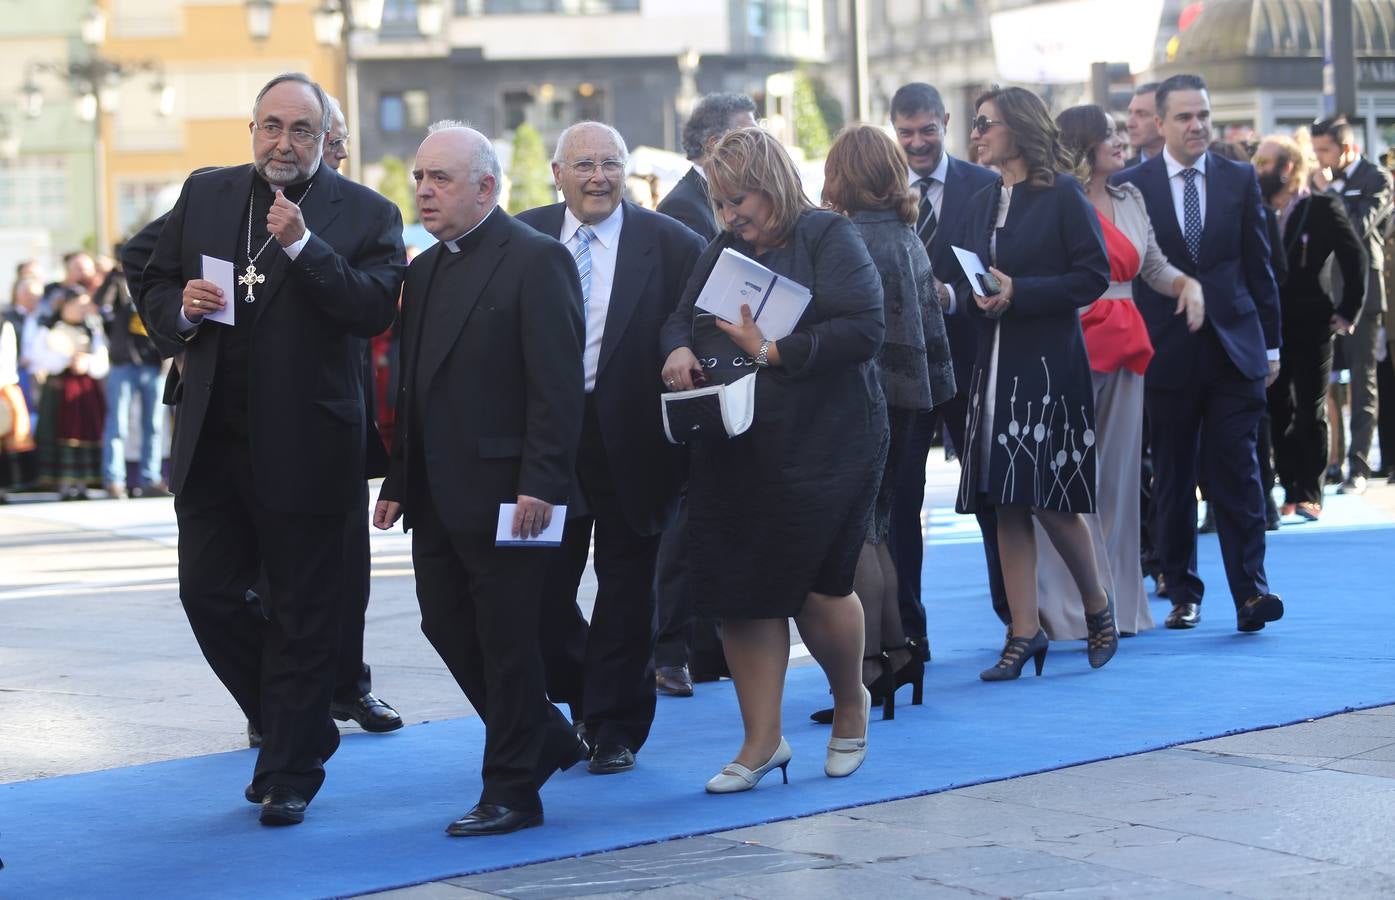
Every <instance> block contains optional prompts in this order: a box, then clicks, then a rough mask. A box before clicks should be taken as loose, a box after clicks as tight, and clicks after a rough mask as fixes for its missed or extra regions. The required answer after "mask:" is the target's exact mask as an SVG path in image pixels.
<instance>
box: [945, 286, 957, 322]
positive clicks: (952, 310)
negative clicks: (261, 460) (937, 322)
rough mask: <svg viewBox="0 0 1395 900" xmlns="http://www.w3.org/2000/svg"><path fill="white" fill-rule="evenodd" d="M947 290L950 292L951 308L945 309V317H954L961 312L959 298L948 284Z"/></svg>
mask: <svg viewBox="0 0 1395 900" xmlns="http://www.w3.org/2000/svg"><path fill="white" fill-rule="evenodd" d="M945 290H947V291H949V306H947V307H945V315H947V316H952V315H954V314H955V313H956V312H958V311H959V298H958V297H956V296H955V295H954V288H953V287H952V286H950V285H948V284H946V285H945Z"/></svg>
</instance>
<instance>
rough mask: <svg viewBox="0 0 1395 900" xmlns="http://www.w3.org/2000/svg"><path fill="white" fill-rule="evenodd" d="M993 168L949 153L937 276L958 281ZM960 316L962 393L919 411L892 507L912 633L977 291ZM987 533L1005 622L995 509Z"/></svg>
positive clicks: (921, 618)
mask: <svg viewBox="0 0 1395 900" xmlns="http://www.w3.org/2000/svg"><path fill="white" fill-rule="evenodd" d="M997 180H998V176H997V175H996V174H995V173H993V172H992V171H990V170H988V169H985V168H983V167H982V166H976V165H974V164H973V163H967V162H964V161H963V160H959V159H955V158H954V157H952V156H951V157H949V163H948V168H947V169H946V171H945V188H944V197H943V198H942V200H941V203H940V215H939V227H938V229H937V230H936V232H935V235H934V237H933V238H932V239H931V240H930V242H929V243H927V244H926V245H925V249H926V251H927V252H928V253H929V254H930V266H931V268H932V269H933V270H934V272H935V277H936V278H938V279H939V280H940V281H943V282H952V281H954V280H955V276H956V275H957V274H958V272H959V262H958V261H957V260H956V259H955V257H954V251H953V250H952V249H950V248H951V247H952V246H953V245H954V244H958V245H959V246H961V247H962V246H964V241H963V238H962V237H961V236H960V232H961V231H962V229H963V223H964V222H965V220H966V219H967V218H968V216H967V213H968V209H969V199H970V198H971V197H973V195H974V194H976V193H978V192H979V191H980V190H982V189H984V188H985V187H987V186H988V185H991V184H994V183H996V182H997ZM958 300H959V303H958V306H957V308H956V309H955V311H954V314H953V315H948V314H947V315H946V316H945V332H946V334H947V335H948V337H949V353H950V358H951V359H952V361H953V363H954V381H955V384H957V385H958V386H959V392H958V393H956V394H955V395H954V397H953V399H951V400H948V401H946V402H945V403H942V404H940V405H939V406H938V407H936V408H935V409H932V410H926V411H925V412H922V413H919V414H917V416H916V420H915V425H914V427H913V428H912V430H911V437H910V446H909V447H908V448H907V449H906V453H907V458H906V460H905V462H904V464H903V465H902V466H901V467H900V469H899V470H898V474H899V477H898V479H897V484H896V493H895V496H894V497H893V498H892V506H891V536H890V538H889V541H890V544H891V555H892V558H893V559H894V560H895V561H896V577H897V583H898V599H899V605H900V607H901V622H902V624H903V625H904V626H905V629H906V634H907V635H908V636H910V637H912V638H916V637H921V636H924V635H925V634H926V633H927V627H926V622H925V606H924V605H923V604H922V602H921V581H920V575H921V568H922V566H923V564H924V559H925V544H924V540H923V538H922V537H921V531H920V510H921V507H922V506H923V505H924V503H925V460H926V457H927V456H929V454H930V442H931V440H932V439H933V438H934V436H935V429H936V426H937V425H940V424H941V423H943V425H944V430H945V433H946V434H947V436H948V438H949V440H950V442H952V443H953V444H954V449H955V451H956V452H957V453H958V454H959V458H960V459H961V460H962V459H963V458H964V453H965V450H964V425H965V422H966V421H967V419H968V408H969V383H970V379H969V376H970V374H971V373H972V372H973V368H974V355H975V353H977V351H978V327H977V325H976V324H975V321H974V319H973V318H972V316H971V315H970V314H969V305H970V304H972V303H973V298H972V297H959V298H958ZM977 515H978V524H979V529H980V530H981V531H982V532H983V552H984V556H985V557H986V559H987V565H988V589H989V594H990V595H991V596H992V598H993V609H994V610H995V611H997V613H998V616H999V618H1001V619H1002V620H1003V621H1004V622H1006V621H1007V620H1008V608H1007V594H1006V593H1005V592H1004V590H1003V571H1002V566H1001V565H1000V564H999V562H998V520H997V516H996V515H995V514H994V512H993V510H992V509H991V508H989V509H985V510H983V511H981V512H979V513H978V514H977Z"/></svg>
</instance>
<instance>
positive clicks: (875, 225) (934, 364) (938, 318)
mask: <svg viewBox="0 0 1395 900" xmlns="http://www.w3.org/2000/svg"><path fill="white" fill-rule="evenodd" d="M907 169H908V163H907V162H906V154H905V151H904V150H902V149H901V145H900V144H898V143H896V141H894V140H892V138H891V137H890V136H889V135H888V134H887V133H886V132H885V131H883V130H882V129H880V128H876V127H874V126H872V125H851V126H849V127H847V128H845V129H844V130H843V131H842V132H840V133H839V134H838V136H837V138H835V139H834V141H833V146H832V147H830V148H829V151H828V158H827V160H825V162H824V183H823V199H824V202H825V203H826V204H827V205H828V206H830V207H831V208H832V209H833V210H835V211H836V212H840V213H842V214H843V215H845V216H847V217H848V218H849V219H851V220H852V223H853V225H855V226H856V227H857V230H858V233H859V234H860V235H861V236H862V241H863V243H864V244H866V245H867V252H868V253H869V254H870V255H871V257H872V263H873V264H874V265H875V266H876V268H877V272H878V273H879V274H880V276H881V283H882V298H883V303H882V311H883V318H884V319H885V321H886V340H885V341H884V342H883V343H882V349H881V351H880V352H879V353H878V354H877V376H878V381H879V382H880V384H881V387H882V393H883V394H884V395H885V396H886V407H887V421H888V424H889V426H890V437H889V440H888V444H887V454H886V466H885V468H884V469H883V471H882V481H881V487H880V488H879V489H878V491H877V502H876V508H875V509H876V511H875V514H874V516H873V518H872V522H871V527H870V528H869V529H868V531H867V541H866V543H865V544H864V545H863V547H862V555H861V558H860V559H859V560H858V563H857V575H856V577H855V578H854V579H853V586H854V588H855V589H856V593H857V596H858V599H860V600H861V601H862V610H863V613H864V622H865V624H864V632H865V639H866V645H865V647H864V653H863V657H862V682H863V684H865V685H867V688H868V690H870V691H871V692H872V702H873V703H880V704H881V705H882V718H884V719H891V718H894V717H895V713H896V689H897V688H899V687H901V686H903V685H907V684H909V685H912V686H913V693H912V696H911V702H912V703H913V704H919V703H920V702H921V698H922V694H923V682H924V678H925V663H924V662H923V657H922V655H921V652H920V649H919V648H918V647H917V646H916V645H915V643H914V642H912V641H910V640H908V639H907V637H906V632H905V629H904V627H903V626H902V623H901V608H900V604H899V602H898V600H897V595H898V584H897V578H896V564H895V563H894V562H893V561H892V558H891V550H890V545H889V544H888V543H887V536H888V533H889V532H890V530H891V501H892V494H893V488H894V487H895V484H896V477H897V474H896V473H897V471H898V470H899V469H900V468H901V466H902V458H903V457H904V456H905V453H906V452H907V451H906V448H907V446H908V444H909V440H910V436H911V429H912V427H913V424H914V421H915V417H916V415H917V413H919V412H921V411H925V410H929V409H932V408H934V407H936V406H938V405H939V404H941V403H944V402H945V401H946V400H949V399H950V398H952V397H953V396H954V392H955V386H954V367H953V365H952V364H951V362H950V356H949V338H948V337H947V336H946V334H945V322H944V313H943V311H942V309H941V307H940V302H939V297H938V296H937V294H936V291H935V278H934V275H933V273H932V272H931V268H930V258H929V256H928V255H927V254H926V252H925V244H924V243H922V242H921V240H920V238H918V237H916V234H915V230H914V225H915V221H916V215H917V212H918V211H919V210H918V207H919V198H918V197H917V196H916V192H915V190H914V189H913V188H912V187H911V186H910V184H909V183H908V182H907V180H906V171H907ZM812 718H813V719H814V721H816V722H819V723H822V724H828V723H829V722H831V721H832V720H833V710H831V709H825V710H820V711H818V712H816V713H814V714H813V716H812Z"/></svg>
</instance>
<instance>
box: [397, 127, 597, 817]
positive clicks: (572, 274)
mask: <svg viewBox="0 0 1395 900" xmlns="http://www.w3.org/2000/svg"><path fill="white" fill-rule="evenodd" d="M412 176H413V178H415V179H416V183H417V191H416V199H417V209H418V211H419V212H420V215H421V222H422V225H424V226H425V227H426V230H427V231H429V232H431V234H432V235H434V236H435V237H436V238H437V239H438V240H439V243H437V244H436V245H435V246H433V247H432V248H431V249H429V250H427V251H426V252H425V253H423V254H421V255H420V256H418V257H417V258H416V259H415V260H413V261H412V266H411V269H410V270H409V272H408V274H407V285H406V288H405V290H404V291H403V295H402V355H401V358H400V366H401V370H400V375H399V378H398V383H399V384H400V388H399V390H398V404H397V410H398V416H399V419H398V425H397V435H398V437H397V439H395V440H394V441H393V447H392V461H391V464H390V466H389V469H388V476H387V479H386V480H385V481H384V482H383V487H382V491H381V493H380V494H379V495H378V504H377V508H376V509H375V510H374V524H375V525H376V526H377V527H379V528H383V529H386V528H390V527H391V526H392V524H393V523H394V522H395V521H397V518H398V517H399V516H405V527H406V528H408V529H411V530H412V565H413V567H414V568H415V569H416V578H417V600H418V602H419V603H420V604H421V630H422V632H423V633H425V635H426V637H427V639H428V640H430V641H431V645H432V646H433V647H435V648H436V652H437V653H439V654H440V655H441V659H442V660H444V661H445V663H446V666H447V668H449V669H450V672H451V674H452V675H454V676H455V680H456V681H457V682H458V683H459V684H460V687H461V689H462V690H464V691H465V695H466V696H467V697H469V699H470V703H471V705H473V706H474V707H475V710H476V711H477V712H478V713H479V715H480V718H481V719H483V720H484V765H483V781H484V788H483V791H482V792H481V794H480V799H479V802H478V803H477V804H476V805H475V807H474V808H473V809H471V810H470V811H469V812H468V813H466V814H465V815H464V816H462V817H461V818H460V819H458V820H456V821H455V822H453V823H452V824H451V825H450V826H449V827H448V828H447V829H446V830H447V832H448V833H449V834H452V835H456V836H475V835H489V834H503V833H505V832H510V831H517V830H518V829H520V828H530V827H533V826H535V825H541V824H542V822H543V815H542V801H541V799H540V798H539V796H538V789H539V788H540V787H541V786H542V784H543V782H545V781H546V780H547V779H548V778H549V777H550V776H551V775H552V773H553V772H555V771H557V770H558V769H565V768H569V767H570V766H571V765H573V764H574V763H576V762H577V761H578V760H580V759H584V758H585V756H586V745H585V743H584V742H582V741H580V740H578V738H577V736H576V733H575V732H573V731H572V728H571V724H570V723H569V722H568V721H567V719H566V717H565V716H563V715H562V713H561V712H559V711H558V709H557V707H555V706H553V705H552V704H551V703H549V702H548V701H547V694H546V685H545V680H544V675H543V662H542V655H541V653H540V651H539V648H538V644H539V639H538V615H539V610H540V608H541V604H542V594H543V582H544V579H545V577H546V575H547V570H548V568H549V567H550V566H551V565H552V564H553V562H554V560H555V559H556V557H557V550H555V549H552V548H549V547H545V546H536V547H527V546H525V547H510V546H503V547H500V546H497V545H496V543H495V528H496V524H497V522H498V520H499V516H500V514H501V505H502V504H505V503H508V504H516V507H515V509H514V513H513V516H512V518H511V519H509V520H508V521H507V522H506V525H507V527H508V530H509V533H510V537H511V538H512V539H515V540H528V539H533V538H536V537H537V536H538V535H539V534H540V533H541V532H542V531H543V530H544V529H545V528H546V527H547V526H548V525H549V524H550V523H551V521H552V517H553V515H554V508H555V507H556V506H559V505H563V504H567V503H569V502H571V501H573V500H574V498H573V495H572V483H573V478H574V475H575V467H576V445H577V440H578V438H579V437H580V435H581V421H582V410H583V402H584V398H583V394H582V368H581V350H582V334H583V331H582V312H581V285H580V282H579V281H578V278H577V269H576V264H575V263H573V262H572V258H571V255H570V254H568V253H567V251H566V248H564V247H563V246H562V245H561V244H559V243H558V242H557V241H555V240H553V239H552V238H549V237H545V236H543V235H541V234H539V233H538V232H536V231H534V230H533V229H531V228H529V227H528V226H526V225H523V224H522V223H520V222H518V221H516V220H514V219H513V218H511V217H510V216H509V214H508V213H506V212H504V211H503V210H502V209H500V208H499V206H498V203H499V182H500V171H499V160H498V157H497V156H496V155H495V153H494V148H493V147H492V146H490V144H489V141H488V140H487V139H486V138H485V137H484V135H482V134H480V133H479V132H477V131H475V130H473V129H470V128H467V127H465V126H463V125H459V124H456V123H451V122H442V123H438V124H437V125H435V126H432V130H431V133H430V134H429V135H428V136H427V138H426V140H425V141H423V142H422V145H421V147H420V149H418V150H417V158H416V165H415V167H414V169H413V172H412Z"/></svg>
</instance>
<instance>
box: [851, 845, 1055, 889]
mask: <svg viewBox="0 0 1395 900" xmlns="http://www.w3.org/2000/svg"><path fill="white" fill-rule="evenodd" d="M1070 862H1071V860H1064V859H1061V858H1060V857H1056V856H1052V855H1051V854H1049V853H1043V852H1042V851H1040V850H1028V849H1023V848H1021V847H1007V846H999V845H987V846H982V847H956V848H952V849H948V850H934V851H931V852H929V853H922V854H920V855H918V856H908V857H902V858H899V859H889V860H884V861H882V862H880V863H879V864H878V865H877V868H878V869H884V870H887V871H891V872H900V873H903V874H906V875H916V876H919V877H921V878H925V879H929V880H931V881H936V882H939V883H941V884H947V885H955V886H964V885H968V884H970V882H973V881H976V880H978V879H982V878H985V877H1001V876H1004V875H1007V874H1010V873H1012V872H1027V871H1031V870H1034V869H1050V868H1056V867H1060V866H1065V865H1068V864H1069V863H1070Z"/></svg>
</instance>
